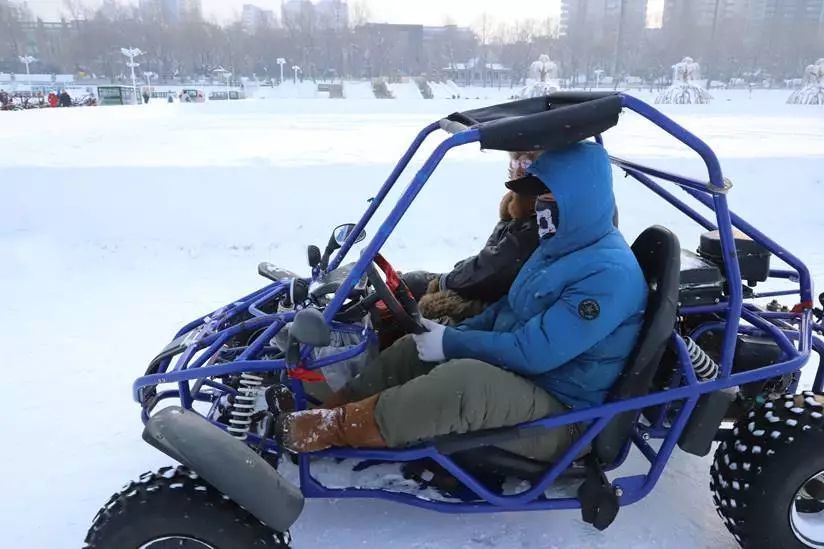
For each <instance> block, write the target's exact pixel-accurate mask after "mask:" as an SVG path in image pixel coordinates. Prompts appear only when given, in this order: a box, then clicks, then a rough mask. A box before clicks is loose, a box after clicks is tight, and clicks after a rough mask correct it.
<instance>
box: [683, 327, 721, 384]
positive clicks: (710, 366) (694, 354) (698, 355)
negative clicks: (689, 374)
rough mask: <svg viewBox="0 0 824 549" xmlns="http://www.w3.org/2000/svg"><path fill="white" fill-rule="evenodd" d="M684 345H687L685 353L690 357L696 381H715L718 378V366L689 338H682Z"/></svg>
mask: <svg viewBox="0 0 824 549" xmlns="http://www.w3.org/2000/svg"><path fill="white" fill-rule="evenodd" d="M684 343H686V344H687V353H688V354H689V355H690V362H692V367H693V369H694V370H695V375H696V376H697V377H698V379H700V380H701V381H709V380H711V379H715V378H716V377H717V376H718V364H716V362H715V361H714V360H713V359H712V358H710V356H709V355H708V354H707V353H706V352H704V350H703V349H702V348H701V347H699V346H698V344H697V343H695V341H693V340H692V339H691V338H689V337H687V338H684Z"/></svg>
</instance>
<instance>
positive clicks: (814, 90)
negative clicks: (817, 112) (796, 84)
mask: <svg viewBox="0 0 824 549" xmlns="http://www.w3.org/2000/svg"><path fill="white" fill-rule="evenodd" d="M787 103H790V104H792V105H824V58H821V59H819V60H818V61H816V62H815V63H814V64H812V65H807V68H806V69H804V87H802V88H801V89H800V90H795V91H794V92H793V93H792V94H791V95H790V97H789V99H787Z"/></svg>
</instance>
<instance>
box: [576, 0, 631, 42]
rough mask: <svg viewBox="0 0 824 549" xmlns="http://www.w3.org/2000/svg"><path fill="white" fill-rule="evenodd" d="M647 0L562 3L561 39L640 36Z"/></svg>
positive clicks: (584, 0) (579, 0)
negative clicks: (582, 35) (577, 34)
mask: <svg viewBox="0 0 824 549" xmlns="http://www.w3.org/2000/svg"><path fill="white" fill-rule="evenodd" d="M646 18H647V0H562V1H561V26H560V33H561V36H569V35H573V34H576V32H577V33H579V34H585V35H586V36H587V37H588V38H590V39H592V40H593V41H596V42H600V41H602V40H604V39H607V40H609V39H612V38H613V37H615V36H617V34H618V32H619V30H620V32H621V34H623V35H624V36H633V35H635V36H637V35H639V34H640V33H641V32H643V30H644V28H645V27H646Z"/></svg>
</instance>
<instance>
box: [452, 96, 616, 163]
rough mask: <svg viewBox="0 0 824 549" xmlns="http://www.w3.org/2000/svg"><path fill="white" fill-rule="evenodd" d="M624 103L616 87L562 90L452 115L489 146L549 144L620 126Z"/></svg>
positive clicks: (531, 147) (501, 148) (539, 147)
mask: <svg viewBox="0 0 824 549" xmlns="http://www.w3.org/2000/svg"><path fill="white" fill-rule="evenodd" d="M621 107H622V101H621V96H620V95H618V94H617V93H612V92H606V93H605V92H559V93H553V94H550V95H547V96H544V97H535V98H531V99H522V100H520V101H513V102H510V103H502V104H500V105H494V106H492V107H486V108H483V109H475V110H471V111H465V112H461V113H455V114H452V115H450V116H449V117H448V119H449V120H452V121H455V122H460V123H462V124H465V125H467V126H472V127H474V128H476V129H477V130H478V131H479V132H480V134H481V139H480V141H481V147H483V148H484V149H493V150H499V151H530V150H550V149H560V148H563V147H566V146H568V145H572V144H573V143H577V142H578V141H581V140H583V139H587V138H589V137H593V136H595V135H598V134H600V133H602V132H604V131H606V130H608V129H609V128H611V127H613V126H615V125H616V124H617V123H618V115H619V114H620V112H621Z"/></svg>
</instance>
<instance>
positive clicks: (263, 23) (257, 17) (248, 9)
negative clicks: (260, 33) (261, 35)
mask: <svg viewBox="0 0 824 549" xmlns="http://www.w3.org/2000/svg"><path fill="white" fill-rule="evenodd" d="M240 22H241V24H242V25H243V29H244V30H245V31H246V32H254V31H255V30H256V29H259V28H261V27H274V26H276V25H277V18H276V17H275V12H274V11H272V10H264V9H262V8H259V7H258V6H255V5H254V4H243V11H242V12H241V16H240Z"/></svg>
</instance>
